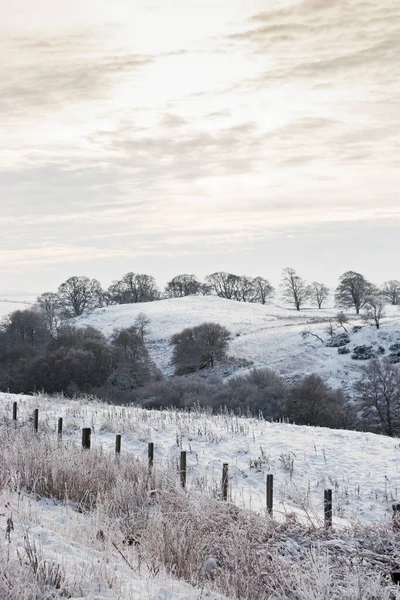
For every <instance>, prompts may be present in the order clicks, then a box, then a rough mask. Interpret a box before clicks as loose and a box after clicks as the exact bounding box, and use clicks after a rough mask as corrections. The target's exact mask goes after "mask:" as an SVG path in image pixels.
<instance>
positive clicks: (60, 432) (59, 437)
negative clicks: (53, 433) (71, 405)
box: [57, 417, 63, 440]
mask: <svg viewBox="0 0 400 600" xmlns="http://www.w3.org/2000/svg"><path fill="white" fill-rule="evenodd" d="M62 432H63V420H62V417H60V418H59V419H58V425H57V435H58V439H59V440H61V439H62Z"/></svg>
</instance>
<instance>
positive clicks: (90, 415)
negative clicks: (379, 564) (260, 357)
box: [0, 394, 400, 523]
mask: <svg viewBox="0 0 400 600" xmlns="http://www.w3.org/2000/svg"><path fill="white" fill-rule="evenodd" d="M14 399H17V400H18V411H19V412H18V414H19V419H20V420H22V421H24V420H25V421H26V420H27V419H29V418H31V417H32V414H33V410H34V408H39V414H40V422H41V423H44V424H46V426H48V427H50V428H53V429H54V431H55V430H56V426H57V421H58V418H59V417H63V419H64V432H65V436H67V437H68V439H71V440H75V441H76V442H77V443H80V435H81V428H83V427H91V428H92V445H93V447H99V446H101V447H102V448H103V449H105V450H107V451H110V452H114V448H115V435H116V433H120V434H122V452H124V453H125V452H126V453H130V454H132V456H134V457H139V458H141V459H143V460H144V461H145V460H147V444H148V442H153V443H154V447H155V453H154V460H155V463H156V464H157V465H159V466H167V465H171V464H173V465H177V464H178V459H179V453H180V451H181V450H186V451H187V464H188V490H189V492H190V493H192V494H194V495H196V494H199V493H202V492H204V491H211V490H213V489H216V488H218V489H219V486H220V482H221V475H222V464H223V463H225V462H226V463H228V464H229V489H230V492H229V493H230V500H231V501H232V502H233V503H234V504H236V505H237V506H238V507H240V508H246V509H250V510H255V511H257V512H260V511H261V512H262V511H264V510H265V507H266V502H265V481H266V474H267V473H273V474H274V503H275V509H274V514H275V516H278V515H279V514H284V513H286V512H291V511H294V512H297V513H298V514H302V515H303V516H307V518H313V519H314V518H315V519H316V520H317V521H318V520H321V519H322V517H323V492H324V489H326V488H332V489H333V496H334V517H335V518H336V521H337V523H344V522H346V521H347V522H349V523H350V522H351V523H352V522H354V521H355V520H359V521H361V522H366V523H382V522H387V521H388V520H390V517H391V510H392V509H391V504H392V502H393V501H394V500H395V499H396V498H398V497H399V496H400V443H399V440H397V439H395V438H390V437H386V436H383V435H376V434H372V433H363V432H356V431H347V430H334V429H328V428H319V427H305V426H297V425H292V424H288V423H270V422H268V421H264V420H260V419H255V418H241V417H237V416H229V415H226V414H224V415H210V414H209V413H208V412H206V411H192V412H190V413H188V412H176V411H173V410H165V411H148V410H145V409H141V408H139V407H133V406H132V407H129V406H124V407H118V406H112V405H104V404H102V403H100V402H97V401H90V400H82V399H80V400H67V399H62V398H57V399H53V398H48V397H45V396H34V397H32V396H14V395H11V394H10V395H7V394H0V418H1V417H4V418H5V417H6V416H7V415H8V417H10V416H11V414H12V401H14Z"/></svg>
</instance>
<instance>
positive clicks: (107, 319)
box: [76, 296, 400, 388]
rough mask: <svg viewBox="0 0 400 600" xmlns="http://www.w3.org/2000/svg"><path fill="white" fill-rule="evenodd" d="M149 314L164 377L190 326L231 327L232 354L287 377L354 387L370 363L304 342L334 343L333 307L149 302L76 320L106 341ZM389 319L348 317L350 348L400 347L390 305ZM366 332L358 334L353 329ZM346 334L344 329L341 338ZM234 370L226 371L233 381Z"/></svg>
mask: <svg viewBox="0 0 400 600" xmlns="http://www.w3.org/2000/svg"><path fill="white" fill-rule="evenodd" d="M141 312H143V313H145V314H146V315H147V316H148V317H149V319H150V321H151V323H150V329H151V332H150V334H149V336H148V346H149V350H150V353H151V355H152V357H153V359H154V360H155V362H156V363H157V365H158V366H159V368H160V369H161V370H162V372H163V373H164V374H165V375H170V374H172V369H171V366H170V364H169V362H170V358H171V346H170V338H171V336H172V335H173V334H174V333H178V332H179V331H182V329H184V328H185V327H191V326H195V325H199V324H200V323H203V322H205V321H214V322H217V323H220V324H221V325H224V326H225V327H227V328H228V329H229V330H230V331H231V333H232V341H231V343H230V351H229V353H230V355H231V356H233V357H236V358H245V359H247V360H250V361H252V363H253V366H255V367H271V368H273V369H276V370H277V371H278V372H279V373H281V374H282V375H283V376H285V377H287V378H296V377H298V376H301V375H304V374H308V373H311V372H315V373H318V374H320V375H321V376H323V377H324V378H326V379H327V381H328V382H329V383H330V384H331V385H332V386H336V387H337V386H342V387H344V388H349V387H351V385H352V384H353V382H354V381H355V380H356V379H357V378H358V375H359V372H360V367H361V366H362V365H364V364H365V361H359V360H352V359H351V355H350V354H346V355H339V354H338V352H337V348H329V347H326V346H325V343H322V342H321V341H319V340H318V339H317V338H316V337H313V336H311V335H308V336H306V337H302V335H301V334H302V332H303V331H304V330H306V329H307V330H309V331H310V332H312V333H314V334H316V335H318V336H319V337H321V338H322V339H323V340H324V342H325V341H327V340H328V339H329V335H328V333H327V331H326V330H327V327H328V325H329V321H330V320H334V318H335V316H336V314H337V312H338V310H337V309H336V308H333V307H328V308H324V309H321V310H318V309H316V308H304V309H303V310H301V311H300V312H297V311H296V310H295V309H293V308H290V307H284V306H280V305H277V304H266V305H261V304H249V303H240V302H236V301H232V300H225V299H222V298H218V297H216V296H188V297H186V298H173V299H167V300H160V301H158V302H149V303H146V304H125V305H117V306H109V307H106V308H100V309H97V310H95V311H94V312H93V313H92V314H90V315H88V316H86V317H81V318H79V319H77V321H76V323H77V324H79V325H82V326H83V325H91V326H93V327H96V328H97V329H99V330H100V331H102V332H103V333H104V334H105V335H106V336H109V335H111V334H112V332H113V331H114V330H115V329H122V328H125V327H129V326H131V325H132V324H133V322H134V320H135V318H136V317H137V315H138V314H139V313H141ZM386 313H387V316H386V317H385V318H384V319H383V320H382V324H381V328H380V329H379V330H377V329H376V328H375V327H373V326H371V325H368V324H365V323H364V322H363V321H362V319H361V318H360V317H357V315H356V314H349V325H348V327H347V329H348V331H349V337H350V343H349V344H348V347H349V349H350V350H352V349H353V348H354V347H355V346H360V345H372V346H373V347H374V348H375V349H376V350H377V349H378V347H379V346H381V347H383V348H385V351H386V353H387V352H388V348H389V346H390V345H391V344H393V343H394V342H397V341H399V342H400V309H399V307H397V306H387V309H386ZM354 325H357V326H360V327H361V329H360V330H359V331H357V332H353V326H354ZM340 332H344V331H343V329H341V328H340V327H338V328H337V333H340ZM238 368H240V367H238V366H237V367H234V368H233V369H232V368H231V369H227V370H224V371H223V374H225V375H226V376H230V375H232V374H233V373H234V372H235V369H238Z"/></svg>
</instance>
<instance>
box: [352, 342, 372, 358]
mask: <svg viewBox="0 0 400 600" xmlns="http://www.w3.org/2000/svg"><path fill="white" fill-rule="evenodd" d="M351 358H352V359H353V360H369V359H370V358H376V352H375V351H374V349H373V348H372V346H365V345H364V346H355V348H353V353H352V355H351Z"/></svg>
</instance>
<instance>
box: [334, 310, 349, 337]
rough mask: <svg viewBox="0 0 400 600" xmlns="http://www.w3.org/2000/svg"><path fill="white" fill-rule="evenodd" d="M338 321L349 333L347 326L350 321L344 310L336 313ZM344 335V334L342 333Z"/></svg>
mask: <svg viewBox="0 0 400 600" xmlns="http://www.w3.org/2000/svg"><path fill="white" fill-rule="evenodd" d="M336 321H337V323H338V325H339V326H340V327H341V328H342V329H344V330H345V332H346V333H347V328H346V325H347V323H348V322H349V319H348V316H347V315H345V314H344V312H343V311H340V312H338V314H337V315H336ZM342 335H343V334H342Z"/></svg>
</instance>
